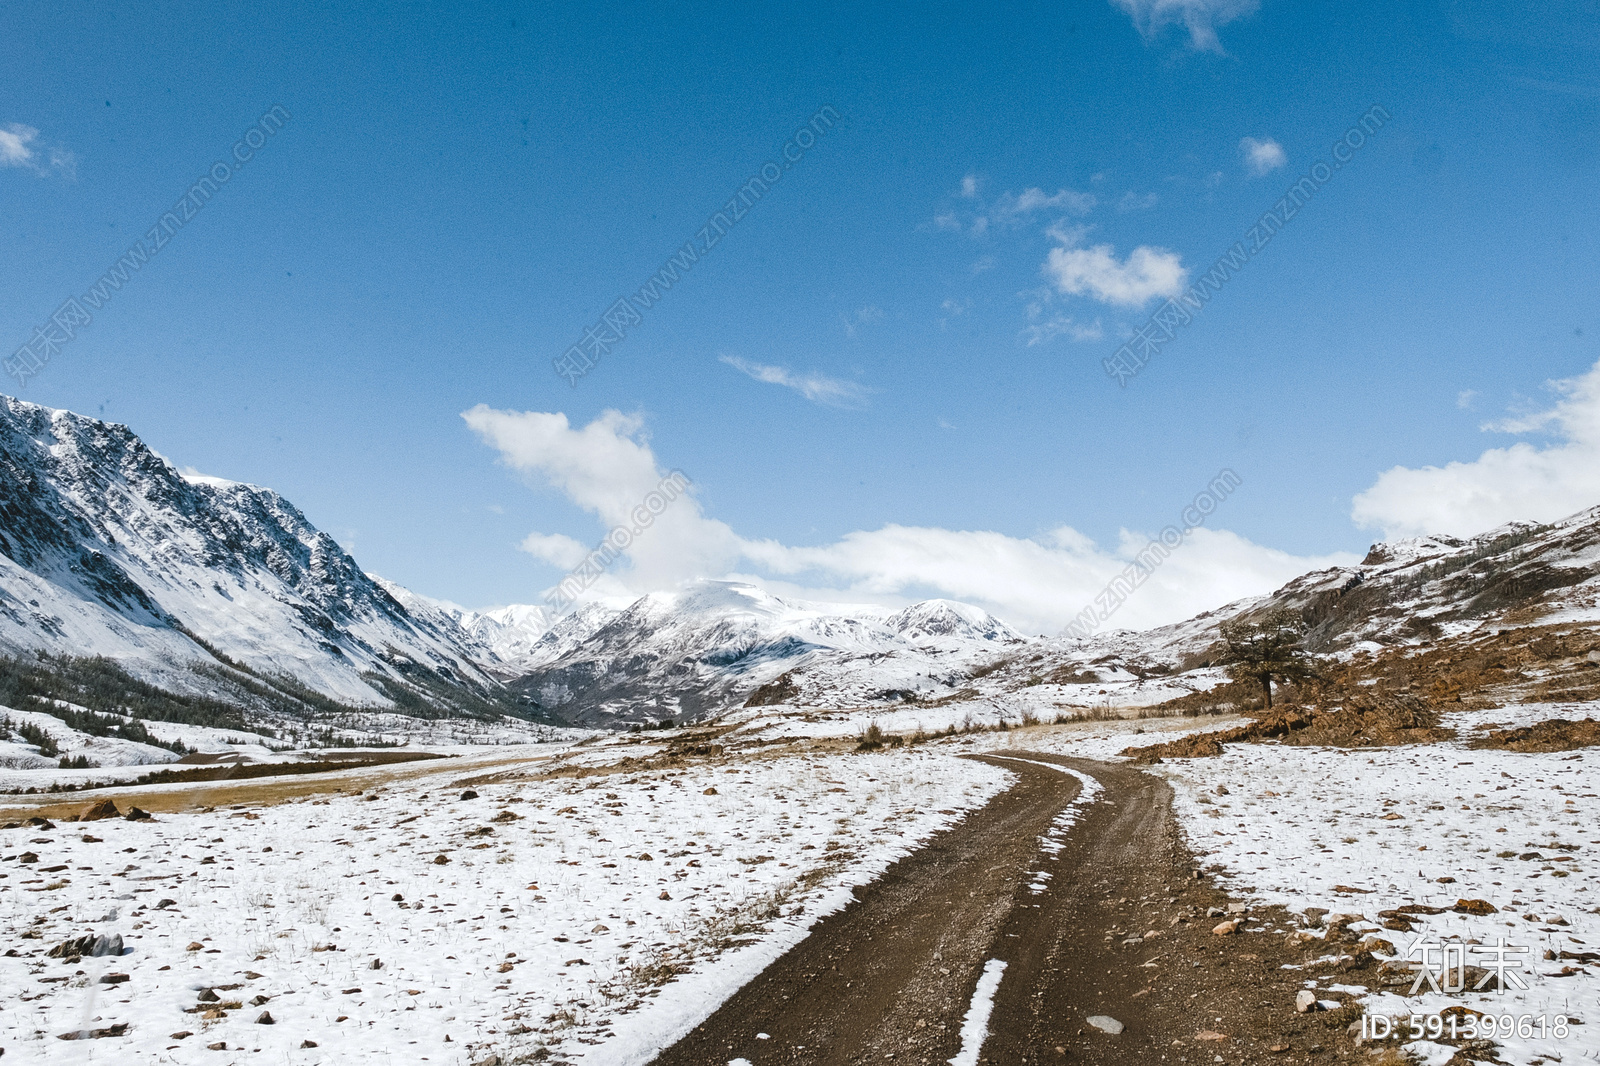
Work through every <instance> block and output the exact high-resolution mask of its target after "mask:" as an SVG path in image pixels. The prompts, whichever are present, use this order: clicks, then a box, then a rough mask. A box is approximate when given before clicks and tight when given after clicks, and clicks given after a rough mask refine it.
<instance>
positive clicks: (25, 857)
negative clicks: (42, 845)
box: [17, 851, 39, 863]
mask: <svg viewBox="0 0 1600 1066" xmlns="http://www.w3.org/2000/svg"><path fill="white" fill-rule="evenodd" d="M17 861H18V862H23V863H27V862H38V861H39V856H38V855H37V854H36V853H34V852H31V851H25V852H23V853H22V854H21V855H18V856H17Z"/></svg>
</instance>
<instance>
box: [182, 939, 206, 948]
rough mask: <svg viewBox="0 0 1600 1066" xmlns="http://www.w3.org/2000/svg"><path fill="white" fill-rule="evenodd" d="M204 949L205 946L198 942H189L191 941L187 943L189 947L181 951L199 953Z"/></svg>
mask: <svg viewBox="0 0 1600 1066" xmlns="http://www.w3.org/2000/svg"><path fill="white" fill-rule="evenodd" d="M204 947H205V945H204V944H202V943H200V941H198V940H191V941H189V946H188V947H186V948H184V949H183V950H185V951H199V950H201V949H202V948H204Z"/></svg>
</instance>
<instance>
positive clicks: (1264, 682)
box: [1261, 674, 1272, 711]
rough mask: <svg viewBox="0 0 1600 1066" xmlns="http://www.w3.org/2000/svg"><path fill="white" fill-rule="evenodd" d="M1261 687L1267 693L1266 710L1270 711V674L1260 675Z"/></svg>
mask: <svg viewBox="0 0 1600 1066" xmlns="http://www.w3.org/2000/svg"><path fill="white" fill-rule="evenodd" d="M1261 687H1262V689H1264V690H1265V691H1266V693H1267V710H1269V711H1270V710H1272V675H1271V674H1262V675H1261Z"/></svg>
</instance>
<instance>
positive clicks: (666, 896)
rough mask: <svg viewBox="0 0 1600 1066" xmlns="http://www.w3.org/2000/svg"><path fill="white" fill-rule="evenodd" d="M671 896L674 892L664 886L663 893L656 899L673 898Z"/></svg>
mask: <svg viewBox="0 0 1600 1066" xmlns="http://www.w3.org/2000/svg"><path fill="white" fill-rule="evenodd" d="M671 898H672V893H670V892H668V891H667V890H666V889H664V888H663V889H662V890H661V895H659V896H657V897H656V899H671Z"/></svg>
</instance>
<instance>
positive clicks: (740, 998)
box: [654, 751, 1352, 1066]
mask: <svg viewBox="0 0 1600 1066" xmlns="http://www.w3.org/2000/svg"><path fill="white" fill-rule="evenodd" d="M973 757H974V758H979V759H982V760H983V761H985V762H990V763H992V764H993V765H997V766H1003V767H1004V768H1006V769H1008V770H1011V771H1012V772H1014V773H1016V774H1017V781H1016V783H1015V784H1013V785H1012V786H1011V788H1009V789H1007V790H1006V791H1005V792H1003V793H1001V794H1000V795H999V796H997V797H996V798H995V799H994V800H992V801H991V802H990V803H989V804H988V805H987V806H985V807H983V808H982V809H980V810H979V811H976V812H974V813H973V814H972V815H971V816H969V817H968V818H967V819H966V820H965V821H963V822H962V823H961V824H960V825H958V826H955V827H954V828H952V829H950V830H948V831H946V832H945V833H943V834H941V835H940V836H938V837H936V838H934V839H933V840H932V841H930V842H929V844H928V845H927V846H925V847H924V848H922V849H921V850H919V851H917V852H915V853H914V854H912V855H909V856H907V857H906V858H904V859H902V860H900V861H899V862H897V863H895V864H894V865H893V866H891V867H890V868H889V869H888V870H887V871H886V872H885V873H884V875H883V876H882V877H881V878H879V879H878V880H877V881H874V882H873V883H872V884H870V885H867V886H864V887H862V888H859V889H857V890H856V893H855V895H856V900H855V902H853V903H852V904H850V905H849V906H847V907H846V908H845V909H844V910H842V911H840V912H838V913H836V914H834V915H831V916H829V917H828V918H825V919H823V920H822V921H820V922H818V923H817V925H816V927H815V928H813V930H812V931H811V934H810V935H809V936H808V937H807V938H806V940H805V941H803V942H802V943H801V944H799V945H798V946H796V947H795V948H794V949H793V950H791V951H790V952H789V953H788V954H786V955H784V956H783V957H782V958H780V959H779V960H777V961H776V962H774V963H773V964H772V965H771V966H769V967H768V968H767V969H766V970H765V971H763V972H762V973H761V974H760V975H759V976H758V977H757V978H756V979H755V980H753V981H751V982H750V983H749V984H748V985H746V986H745V987H744V988H743V989H741V990H740V991H739V992H738V993H736V994H735V995H734V996H733V997H731V998H730V999H729V1000H728V1001H727V1002H726V1003H724V1004H723V1005H722V1007H720V1008H719V1009H718V1010H717V1011H715V1012H714V1013H713V1014H712V1015H711V1016H710V1017H709V1018H707V1019H706V1021H705V1022H704V1023H702V1024H701V1025H700V1026H698V1027H697V1028H696V1029H694V1030H693V1031H692V1032H691V1033H689V1034H688V1035H687V1036H685V1037H684V1038H683V1039H682V1040H680V1041H679V1042H678V1043H677V1044H675V1045H673V1046H672V1047H670V1048H668V1049H666V1050H664V1051H662V1052H661V1053H660V1054H659V1055H658V1056H657V1057H656V1059H655V1060H654V1063H655V1066H722V1064H725V1063H731V1062H734V1061H735V1060H739V1059H743V1060H746V1061H747V1062H749V1063H751V1064H753V1066H777V1064H784V1066H789V1064H805V1066H847V1064H848V1066H855V1064H861V1063H867V1062H872V1063H883V1062H885V1061H892V1062H893V1063H895V1064H896V1066H900V1064H903V1063H916V1064H926V1066H943V1064H945V1063H947V1062H949V1061H950V1060H951V1059H952V1058H955V1057H956V1056H957V1055H958V1053H959V1052H960V1051H961V1050H962V1041H961V1032H960V1030H961V1026H962V1020H963V1018H964V1017H965V1015H966V1013H967V1010H968V1008H969V1006H970V1005H971V1004H972V1001H973V996H974V990H975V988H976V987H977V985H978V982H979V980H980V977H981V975H982V974H983V972H984V968H985V965H986V963H989V962H990V961H992V960H993V961H997V962H1003V963H1004V964H1005V967H1004V970H1003V973H1002V975H1001V977H1000V980H999V986H998V989H997V990H996V991H995V993H994V996H993V1000H992V1003H991V1004H990V1014H989V1021H988V1027H987V1028H988V1034H987V1036H986V1037H985V1038H984V1039H983V1040H982V1043H981V1049H980V1050H979V1051H978V1053H977V1054H976V1056H975V1062H976V1063H978V1064H985V1066H1021V1064H1041V1063H1069V1062H1070V1063H1094V1064H1108V1066H1109V1064H1160V1063H1163V1062H1166V1063H1169V1064H1171V1066H1182V1064H1184V1063H1192V1064H1200V1063H1212V1062H1213V1061H1214V1060H1215V1059H1216V1058H1217V1057H1218V1055H1225V1061H1227V1062H1229V1063H1236V1062H1262V1063H1265V1062H1272V1063H1283V1062H1295V1063H1309V1062H1318V1061H1324V1062H1325V1061H1329V1059H1328V1057H1327V1055H1328V1053H1329V1052H1333V1051H1335V1050H1337V1052H1338V1054H1340V1055H1344V1054H1347V1053H1348V1052H1349V1051H1350V1050H1351V1047H1352V1044H1351V1041H1350V1040H1349V1038H1348V1037H1347V1035H1346V1034H1345V1032H1344V1026H1345V1025H1346V1024H1347V1023H1348V1019H1347V1018H1342V1017H1336V1016H1334V1015H1327V1016H1316V1015H1296V1014H1295V1013H1294V1008H1293V1001H1294V995H1295V992H1296V991H1297V990H1298V989H1299V987H1300V981H1301V980H1302V979H1303V976H1304V973H1303V971H1301V970H1299V969H1298V968H1290V969H1284V968H1282V965H1281V964H1282V963H1284V962H1286V961H1289V960H1290V953H1288V952H1286V951H1285V950H1284V949H1283V937H1282V936H1281V935H1280V934H1274V933H1272V932H1270V931H1266V930H1263V931H1262V932H1260V933H1255V934H1250V935H1238V936H1226V937H1222V936H1216V935H1214V934H1213V933H1212V932H1211V931H1210V927H1211V925H1212V924H1214V923H1215V921H1216V919H1214V918H1204V917H1202V916H1203V915H1204V914H1205V912H1206V909H1207V908H1210V907H1224V906H1226V905H1227V903H1228V902H1229V900H1228V898H1227V896H1226V895H1225V894H1223V893H1222V892H1220V891H1218V890H1217V889H1216V888H1215V887H1214V886H1212V885H1211V884H1210V883H1209V882H1208V881H1207V880H1205V879H1203V878H1202V877H1201V876H1200V875H1199V874H1198V873H1197V871H1196V867H1195V862H1194V858H1193V855H1192V854H1191V853H1190V851H1189V850H1188V848H1187V846H1186V845H1185V844H1184V842H1183V839H1182V835H1181V833H1180V832H1179V829H1178V826H1177V825H1176V823H1175V821H1174V818H1173V815H1172V806H1171V800H1172V793H1171V790H1170V788H1169V787H1168V786H1167V785H1166V783H1165V782H1163V781H1161V780H1160V779H1158V778H1156V777H1154V776H1152V775H1150V774H1146V773H1143V772H1141V771H1139V770H1137V769H1134V768H1132V767H1128V766H1122V765H1115V764H1110V763H1102V762H1095V761H1093V760H1088V759H1073V758H1066V757H1061V756H1055V755H1048V754H1043V753H1040V752H1033V751H1004V752H996V753H994V754H993V755H985V756H973ZM1041 764H1053V765H1041ZM1057 767H1067V768H1070V769H1072V770H1076V771H1078V772H1080V773H1083V774H1086V775H1089V776H1091V777H1093V778H1094V779H1095V780H1096V781H1097V782H1098V783H1099V785H1100V786H1101V790H1100V791H1099V792H1098V793H1097V794H1096V795H1095V796H1094V797H1093V799H1092V801H1091V802H1088V803H1086V804H1085V805H1083V806H1082V807H1081V809H1080V810H1079V811H1078V812H1077V815H1078V817H1077V820H1076V822H1075V823H1074V824H1073V825H1072V826H1071V827H1070V828H1069V829H1067V830H1066V831H1065V832H1064V833H1057V834H1056V835H1055V838H1054V839H1055V841H1056V843H1055V844H1054V845H1052V847H1051V848H1050V849H1048V851H1047V850H1045V849H1041V846H1040V841H1041V838H1042V837H1044V836H1045V834H1046V833H1047V832H1049V831H1050V829H1051V822H1052V821H1053V820H1054V819H1055V818H1056V816H1057V815H1058V814H1059V813H1060V812H1061V811H1062V810H1063V809H1064V808H1066V807H1067V806H1068V805H1069V804H1071V803H1072V801H1073V800H1074V798H1075V797H1077V796H1078V794H1079V792H1080V786H1079V783H1078V780H1077V778H1076V777H1074V776H1072V775H1071V774H1068V773H1064V772H1062V770H1060V769H1057ZM1051 852H1053V853H1054V854H1051ZM1037 871H1044V872H1047V873H1049V874H1050V875H1051V876H1050V877H1049V878H1048V879H1039V878H1036V877H1035V876H1034V874H1035V873H1036V872H1037ZM1041 884H1042V888H1041V887H1040V886H1041ZM1036 889H1037V890H1036ZM1282 918H1283V916H1282V915H1281V914H1279V915H1277V916H1276V918H1274V919H1268V920H1267V924H1269V925H1271V924H1275V922H1276V921H1277V920H1279V919H1282ZM1147 934H1148V935H1147ZM1263 997H1265V998H1263ZM1096 1015H1108V1016H1111V1017H1114V1018H1115V1019H1116V1020H1117V1021H1118V1022H1120V1023H1122V1025H1123V1027H1124V1028H1123V1031H1122V1032H1121V1033H1119V1034H1117V1035H1110V1034H1107V1033H1103V1032H1100V1031H1099V1030H1097V1029H1095V1028H1094V1027H1092V1026H1090V1025H1088V1023H1087V1018H1089V1017H1091V1016H1096ZM1319 1019H1320V1020H1319ZM968 1050H969V1052H970V1050H971V1049H970V1048H969V1049H968ZM962 1061H963V1062H969V1061H974V1059H973V1058H966V1057H963V1060H962Z"/></svg>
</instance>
